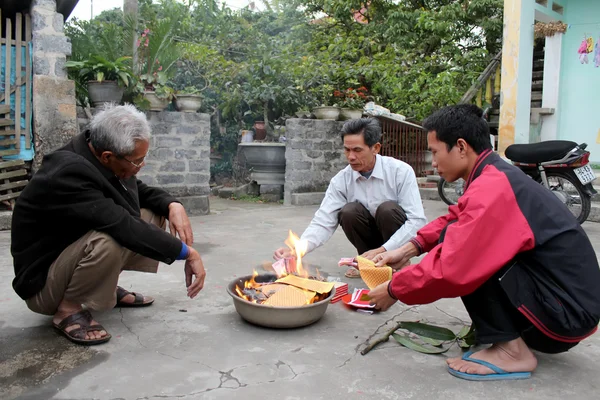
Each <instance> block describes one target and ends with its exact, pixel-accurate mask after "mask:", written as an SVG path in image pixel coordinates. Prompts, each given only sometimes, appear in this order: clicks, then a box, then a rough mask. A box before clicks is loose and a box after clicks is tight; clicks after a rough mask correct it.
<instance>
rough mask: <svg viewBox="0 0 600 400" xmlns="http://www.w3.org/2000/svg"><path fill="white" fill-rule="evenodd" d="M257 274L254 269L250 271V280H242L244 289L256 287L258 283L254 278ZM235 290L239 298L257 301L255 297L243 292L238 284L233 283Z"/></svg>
mask: <svg viewBox="0 0 600 400" xmlns="http://www.w3.org/2000/svg"><path fill="white" fill-rule="evenodd" d="M257 276H258V272H256V270H254V271H253V272H252V278H251V279H250V280H248V281H245V282H244V289H256V288H257V287H258V286H259V285H258V284H257V283H256V281H255V280H254V278H256V277H257ZM235 291H236V293H237V294H238V296H240V297H241V298H243V299H245V300H248V301H250V302H252V303H258V301H257V299H255V298H252V297H251V296H248V295H246V294H244V293H243V292H242V290H241V289H240V287H239V286H238V285H235Z"/></svg>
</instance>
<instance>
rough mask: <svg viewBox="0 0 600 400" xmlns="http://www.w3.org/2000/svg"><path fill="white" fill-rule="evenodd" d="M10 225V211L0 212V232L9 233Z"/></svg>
mask: <svg viewBox="0 0 600 400" xmlns="http://www.w3.org/2000/svg"><path fill="white" fill-rule="evenodd" d="M11 225H12V211H1V212H0V231H9V230H10V228H11Z"/></svg>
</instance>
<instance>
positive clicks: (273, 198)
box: [260, 193, 283, 203]
mask: <svg viewBox="0 0 600 400" xmlns="http://www.w3.org/2000/svg"><path fill="white" fill-rule="evenodd" d="M260 199H261V200H262V201H264V202H266V203H277V202H279V201H281V200H282V199H283V193H282V194H261V195H260Z"/></svg>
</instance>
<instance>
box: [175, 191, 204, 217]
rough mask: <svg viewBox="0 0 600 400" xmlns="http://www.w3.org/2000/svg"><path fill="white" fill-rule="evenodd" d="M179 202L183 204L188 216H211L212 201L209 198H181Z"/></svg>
mask: <svg viewBox="0 0 600 400" xmlns="http://www.w3.org/2000/svg"><path fill="white" fill-rule="evenodd" d="M177 200H179V201H180V202H181V204H183V207H184V208H185V210H186V212H187V213H188V215H208V214H210V200H209V198H208V196H188V197H180V198H178V199H177Z"/></svg>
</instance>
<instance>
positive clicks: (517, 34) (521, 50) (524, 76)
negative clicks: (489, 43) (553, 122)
mask: <svg viewBox="0 0 600 400" xmlns="http://www.w3.org/2000/svg"><path fill="white" fill-rule="evenodd" d="M534 18H535V2H534V1H533V0H504V21H503V22H504V31H503V43H502V81H501V86H502V88H501V94H500V124H499V129H498V136H499V137H498V150H499V152H500V154H501V155H504V151H505V149H506V148H507V147H508V146H510V145H511V144H513V143H528V142H529V122H530V102H531V78H532V67H533V21H534Z"/></svg>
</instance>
